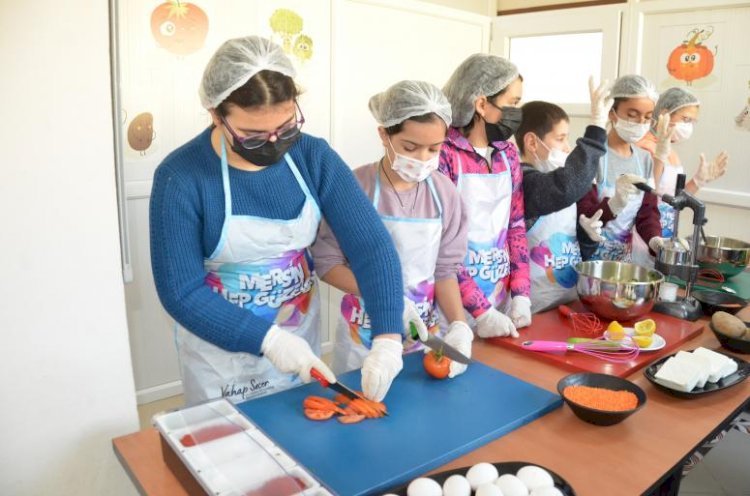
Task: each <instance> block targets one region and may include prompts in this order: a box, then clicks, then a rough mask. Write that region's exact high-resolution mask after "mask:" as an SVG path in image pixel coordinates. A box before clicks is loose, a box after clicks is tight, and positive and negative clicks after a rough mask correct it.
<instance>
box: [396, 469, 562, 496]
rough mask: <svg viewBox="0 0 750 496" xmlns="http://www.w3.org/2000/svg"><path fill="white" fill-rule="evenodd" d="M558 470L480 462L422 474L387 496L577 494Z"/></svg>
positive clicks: (538, 495) (548, 495)
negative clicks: (426, 474) (425, 474)
mask: <svg viewBox="0 0 750 496" xmlns="http://www.w3.org/2000/svg"><path fill="white" fill-rule="evenodd" d="M574 495H575V491H573V488H572V487H570V485H569V484H568V483H567V482H566V481H565V480H564V479H563V478H562V477H560V476H559V475H557V474H556V473H555V472H553V471H551V470H549V469H546V468H543V467H540V466H538V465H532V464H529V463H528V462H498V463H477V464H476V465H473V466H471V467H463V468H457V469H454V470H446V471H445V472H440V473H438V474H432V475H430V476H429V477H420V478H418V479H414V480H413V481H411V482H409V483H408V484H405V485H403V486H400V487H398V488H395V489H393V490H391V492H389V493H387V494H386V495H385V496H574Z"/></svg>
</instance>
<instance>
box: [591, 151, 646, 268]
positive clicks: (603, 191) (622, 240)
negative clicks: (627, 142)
mask: <svg viewBox="0 0 750 496" xmlns="http://www.w3.org/2000/svg"><path fill="white" fill-rule="evenodd" d="M632 153H633V157H634V158H635V161H636V164H637V165H638V175H639V176H641V177H643V166H642V165H641V162H640V160H638V155H636V153H635V152H634V151H633V152H632ZM608 156H609V151H607V153H606V154H605V155H604V157H603V159H602V160H603V162H604V165H603V167H604V169H603V174H602V177H603V178H604V181H603V182H602V184H600V185H597V190H598V195H599V200H600V201H601V199H602V198H604V197H605V196H608V197H610V198H611V197H612V196H613V195H614V194H615V184H614V183H610V182H609V179H608V177H607V168H608V160H607V157H608ZM642 203H643V191H640V190H638V193H637V194H635V195H634V196H633V197H632V198H631V199H630V201H628V204H627V205H625V208H624V209H622V212H620V214H619V215H618V216H617V217H615V218H614V219H612V220H610V221H609V222H607V223H606V224H605V225H604V227H603V228H602V237H603V238H604V241H602V242H601V243H599V247H598V248H597V250H596V252H594V255H593V256H592V257H591V258H592V259H593V260H614V261H619V262H630V261H632V248H633V244H632V239H633V226H634V225H635V218H636V216H637V215H638V210H639V209H640V208H641V204H642Z"/></svg>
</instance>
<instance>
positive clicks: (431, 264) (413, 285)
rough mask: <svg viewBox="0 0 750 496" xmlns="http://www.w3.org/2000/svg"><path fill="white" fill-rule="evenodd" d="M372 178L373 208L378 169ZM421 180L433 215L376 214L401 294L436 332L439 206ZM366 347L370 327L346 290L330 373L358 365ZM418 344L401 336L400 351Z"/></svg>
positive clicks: (426, 182)
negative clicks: (392, 253) (392, 251)
mask: <svg viewBox="0 0 750 496" xmlns="http://www.w3.org/2000/svg"><path fill="white" fill-rule="evenodd" d="M375 178H376V179H375V191H374V193H373V199H372V204H373V206H374V207H375V210H377V209H378V203H379V201H380V171H379V170H378V171H376V172H375ZM422 184H424V185H427V187H429V188H430V193H431V195H432V199H433V201H434V202H435V206H436V207H437V210H438V217H437V218H435V219H417V218H412V217H394V216H387V215H381V216H380V218H381V219H382V220H383V224H384V225H385V228H386V230H387V231H388V233H389V234H390V235H391V238H392V239H393V244H394V246H395V247H396V251H397V252H398V258H399V261H400V262H401V271H402V274H403V279H404V293H405V294H404V296H406V297H407V298H409V299H410V300H411V301H413V302H414V304H415V305H416V307H417V309H418V310H419V314H420V316H421V317H422V321H424V323H425V325H426V326H427V329H428V330H429V331H430V332H433V333H434V332H437V315H436V308H435V265H436V264H437V259H438V253H439V251H440V240H441V237H442V233H443V219H442V217H443V215H442V214H443V207H442V205H441V203H440V198H438V195H437V192H436V191H435V186H434V184H433V183H432V178H431V177H428V178H427V179H425V180H424V181H423V182H422ZM370 348H372V329H371V327H370V318H369V316H368V315H367V313H366V311H365V306H364V301H363V300H362V298H360V297H358V296H355V295H352V294H346V295H344V298H343V299H342V300H341V312H340V314H339V319H338V323H337V325H336V342H335V344H334V353H333V371H334V373H336V374H340V373H343V372H348V371H350V370H354V369H358V368H361V367H362V363H363V362H364V359H365V357H366V356H367V353H368V352H369V350H370ZM421 348H422V345H421V344H420V343H419V342H415V341H413V340H412V339H411V338H406V336H405V339H404V353H409V352H412V351H416V350H419V349H421Z"/></svg>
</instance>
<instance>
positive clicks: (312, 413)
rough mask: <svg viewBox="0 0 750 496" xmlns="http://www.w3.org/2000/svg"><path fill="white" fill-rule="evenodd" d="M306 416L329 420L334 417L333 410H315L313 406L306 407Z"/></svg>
mask: <svg viewBox="0 0 750 496" xmlns="http://www.w3.org/2000/svg"><path fill="white" fill-rule="evenodd" d="M305 417H307V418H309V419H310V420H328V419H329V418H331V417H333V411H332V410H327V411H325V410H315V409H311V408H305Z"/></svg>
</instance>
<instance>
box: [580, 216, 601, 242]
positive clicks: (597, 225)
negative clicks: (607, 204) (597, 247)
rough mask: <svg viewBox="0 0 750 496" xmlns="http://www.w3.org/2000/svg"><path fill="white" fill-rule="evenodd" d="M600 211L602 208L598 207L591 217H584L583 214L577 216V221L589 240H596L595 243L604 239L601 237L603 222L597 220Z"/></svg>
mask: <svg viewBox="0 0 750 496" xmlns="http://www.w3.org/2000/svg"><path fill="white" fill-rule="evenodd" d="M602 213H603V210H602V209H601V208H600V209H599V210H597V211H596V212H595V213H594V215H592V216H591V217H586V216H585V215H583V214H581V215H579V216H578V223H579V224H581V227H582V228H583V230H584V231H586V235H587V236H588V237H589V238H590V239H591V241H596V242H597V243H601V242H602V241H604V238H603V237H602V226H603V225H604V223H603V222H602V221H600V220H599V219H600V218H601V216H602Z"/></svg>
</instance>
